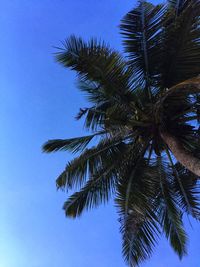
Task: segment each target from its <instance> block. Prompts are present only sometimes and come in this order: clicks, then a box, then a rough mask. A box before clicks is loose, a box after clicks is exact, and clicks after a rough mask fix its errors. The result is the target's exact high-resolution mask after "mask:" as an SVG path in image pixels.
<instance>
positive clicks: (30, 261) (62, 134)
mask: <svg viewBox="0 0 200 267" xmlns="http://www.w3.org/2000/svg"><path fill="white" fill-rule="evenodd" d="M134 5H135V1H132V0H100V1H97V0H84V1H83V0H82V1H81V0H73V1H72V0H42V1H39V0H3V1H1V11H0V13H1V15H0V32H1V38H0V40H1V41H0V46H1V49H0V58H1V61H0V76H1V77H0V118H1V131H0V147H1V150H0V157H1V160H0V170H1V186H0V266H1V267H27V266H28V267H61V266H62V267H64V266H65V267H112V266H114V267H124V266H125V264H124V262H123V259H122V256H121V239H120V235H119V230H118V228H119V224H118V222H117V215H116V210H115V209H114V208H113V207H112V203H110V204H109V205H108V206H106V207H100V208H99V209H97V210H93V211H91V212H88V213H85V214H84V215H83V216H82V217H81V219H78V220H70V219H66V218H65V216H64V212H63V210H62V204H63V202H64V200H65V199H66V195H65V193H64V192H57V190H56V187H55V178H56V177H57V176H58V175H59V173H60V172H61V171H62V170H63V168H64V167H65V164H66V162H67V161H68V160H69V159H70V158H71V155H69V154H67V153H63V152H62V153H57V154H51V155H47V154H43V153H42V152H41V145H42V144H43V143H44V142H45V141H46V140H48V139H52V138H68V137H72V136H79V135H81V134H83V133H84V131H83V128H82V124H81V123H78V122H76V121H75V120H74V116H75V115H76V113H77V111H78V109H79V107H81V106H82V107H83V106H85V105H86V102H85V100H84V98H83V96H82V95H81V93H80V92H78V90H77V89H76V86H75V75H74V73H72V72H70V71H69V70H65V69H64V68H62V67H61V66H59V65H58V64H56V63H55V62H54V59H53V53H54V52H55V49H54V48H53V46H59V45H60V41H62V40H64V39H65V38H66V37H67V36H69V35H70V34H75V35H80V36H82V37H84V38H85V39H88V38H90V37H91V36H96V37H99V38H101V39H104V40H105V41H107V42H109V43H110V44H111V45H112V46H113V47H115V48H117V49H119V50H121V47H120V43H121V39H120V36H119V34H118V32H119V29H118V28H117V25H118V24H119V21H120V19H121V17H122V16H123V15H124V14H125V13H126V12H127V11H129V10H130V8H131V7H132V6H134ZM186 224H187V230H188V233H189V235H190V242H189V246H188V252H189V255H188V256H187V257H186V258H184V259H183V260H182V261H181V262H180V261H179V259H178V257H177V256H176V255H175V254H174V253H173V251H172V250H171V248H170V247H169V245H168V243H167V241H164V240H161V242H160V245H159V246H158V247H157V249H156V250H155V255H154V256H153V257H152V259H151V260H149V261H148V262H147V263H145V264H144V265H143V266H145V267H167V266H170V267H171V266H172V267H188V266H191V267H200V253H199V252H200V240H199V239H200V226H199V225H198V224H197V223H195V222H193V221H192V224H193V228H191V227H190V225H189V223H188V222H186Z"/></svg>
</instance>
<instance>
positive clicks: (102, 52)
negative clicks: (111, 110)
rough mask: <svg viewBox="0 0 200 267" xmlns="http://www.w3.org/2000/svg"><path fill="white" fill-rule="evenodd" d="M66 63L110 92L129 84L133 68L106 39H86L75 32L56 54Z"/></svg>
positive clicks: (120, 89)
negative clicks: (127, 65)
mask: <svg viewBox="0 0 200 267" xmlns="http://www.w3.org/2000/svg"><path fill="white" fill-rule="evenodd" d="M56 59H57V61H58V62H59V63H61V64H62V65H63V66H64V67H67V68H71V69H72V70H75V71H76V72H77V73H78V74H79V75H80V77H81V78H82V79H84V80H88V81H91V82H96V83H98V85H100V86H101V87H102V88H104V91H105V92H106V93H107V94H110V93H111V92H113V91H115V92H120V91H124V90H126V89H127V88H128V84H129V71H128V69H127V67H126V63H125V61H124V59H123V58H122V56H121V55H120V54H119V53H118V52H116V51H114V50H112V49H111V48H110V47H109V46H108V45H106V44H105V43H104V42H100V41H97V40H96V39H91V40H90V41H89V42H84V41H83V40H82V39H81V38H76V37H75V36H71V37H70V38H68V39H67V40H66V41H65V43H64V48H61V50H60V51H59V52H58V53H57V54H56Z"/></svg>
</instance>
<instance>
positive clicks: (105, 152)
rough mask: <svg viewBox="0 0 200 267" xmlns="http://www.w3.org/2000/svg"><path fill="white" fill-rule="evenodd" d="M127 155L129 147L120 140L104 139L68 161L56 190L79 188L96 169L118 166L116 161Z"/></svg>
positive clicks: (58, 180)
mask: <svg viewBox="0 0 200 267" xmlns="http://www.w3.org/2000/svg"><path fill="white" fill-rule="evenodd" d="M126 153H127V154H128V153H129V147H128V146H127V145H126V144H124V143H123V142H122V140H121V139H119V138H118V139H115V138H113V139H106V140H102V141H100V143H99V144H98V145H97V146H96V147H93V148H90V149H86V150H85V151H84V152H83V153H82V154H81V155H80V156H78V157H77V158H75V159H73V160H72V161H70V162H69V163H68V164H67V166H66V168H65V170H64V172H62V173H61V175H60V176H59V177H58V178H57V180H56V184H57V187H58V188H61V189H62V188H68V189H70V188H73V187H80V186H82V185H83V183H85V181H86V179H87V177H88V176H92V175H93V174H94V173H96V171H98V168H99V167H101V166H102V163H104V165H105V164H106V163H107V164H110V163H112V164H114V163H115V165H116V168H118V167H119V166H118V165H117V164H118V160H119V159H121V157H122V156H123V155H125V154H126Z"/></svg>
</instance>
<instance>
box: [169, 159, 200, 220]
mask: <svg viewBox="0 0 200 267" xmlns="http://www.w3.org/2000/svg"><path fill="white" fill-rule="evenodd" d="M175 168H176V171H177V173H178V176H179V179H180V180H181V184H182V188H181V187H180V184H179V182H178V180H177V179H176V177H175V179H174V183H173V187H174V191H175V192H176V194H178V195H179V198H178V202H179V205H180V207H181V208H182V209H183V211H185V212H187V213H188V214H189V215H191V216H193V217H194V218H195V219H197V220H200V199H199V194H200V187H199V184H198V178H197V177H196V176H195V175H194V174H192V173H191V172H190V171H188V170H186V169H185V168H184V167H183V166H181V165H180V163H176V164H175ZM183 191H184V192H185V193H184V194H183ZM185 195H186V196H187V201H186V198H185Z"/></svg>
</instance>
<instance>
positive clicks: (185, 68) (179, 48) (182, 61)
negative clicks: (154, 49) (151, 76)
mask: <svg viewBox="0 0 200 267" xmlns="http://www.w3.org/2000/svg"><path fill="white" fill-rule="evenodd" d="M176 2H178V1H176ZM183 2H188V3H189V4H188V5H187V6H186V7H185V8H184V10H183V11H182V12H181V13H180V14H179V15H178V17H177V18H176V20H172V21H171V22H170V23H169V20H171V19H172V18H173V12H172V13H169V15H167V17H166V27H165V31H164V37H163V44H162V47H163V56H162V66H161V71H162V86H163V87H164V88H166V87H167V88H169V87H171V86H173V85H175V84H177V83H179V82H182V81H184V80H186V79H189V78H192V77H195V76H197V75H198V74H199V73H200V38H199V36H200V27H199V25H200V20H199V16H200V2H199V1H196V0H191V1H180V3H183Z"/></svg>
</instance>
